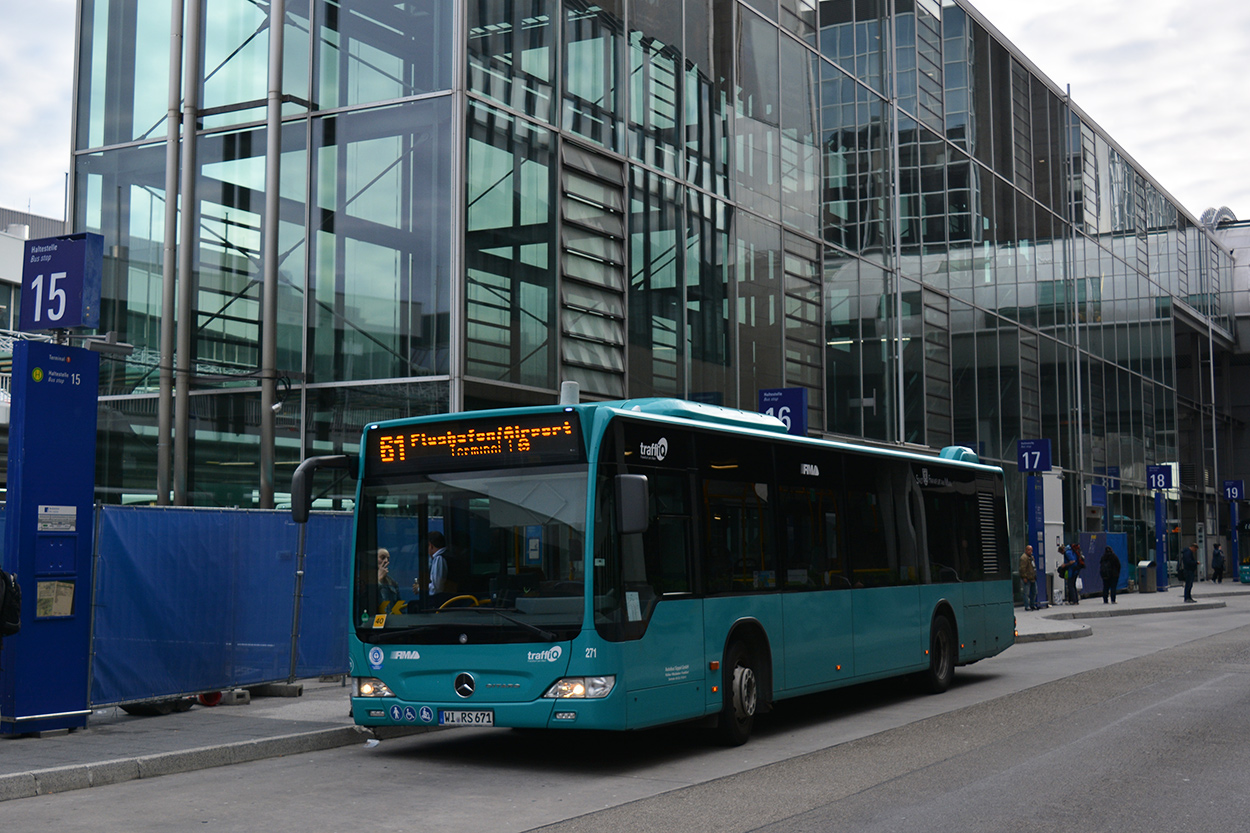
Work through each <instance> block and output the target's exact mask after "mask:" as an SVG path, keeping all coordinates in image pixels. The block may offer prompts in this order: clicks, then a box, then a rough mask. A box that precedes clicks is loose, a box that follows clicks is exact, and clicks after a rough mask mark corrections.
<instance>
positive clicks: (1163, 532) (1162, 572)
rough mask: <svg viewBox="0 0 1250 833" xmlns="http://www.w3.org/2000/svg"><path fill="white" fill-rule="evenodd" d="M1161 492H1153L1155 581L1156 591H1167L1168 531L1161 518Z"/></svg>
mask: <svg viewBox="0 0 1250 833" xmlns="http://www.w3.org/2000/svg"><path fill="white" fill-rule="evenodd" d="M1163 514H1164V513H1163V491H1162V490H1158V491H1156V492H1155V579H1156V589H1157V590H1158V591H1159V592H1160V593H1163V592H1165V591H1166V590H1167V589H1168V531H1167V527H1166V525H1165V523H1164V517H1163Z"/></svg>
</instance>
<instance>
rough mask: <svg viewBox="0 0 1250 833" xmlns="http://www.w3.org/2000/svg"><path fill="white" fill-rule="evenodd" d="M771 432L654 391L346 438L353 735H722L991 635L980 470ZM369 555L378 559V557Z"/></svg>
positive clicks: (994, 639) (939, 684)
mask: <svg viewBox="0 0 1250 833" xmlns="http://www.w3.org/2000/svg"><path fill="white" fill-rule="evenodd" d="M976 459H977V458H976V456H975V454H974V453H973V452H972V451H971V450H969V449H966V448H950V449H946V450H944V451H943V452H942V453H941V455H940V456H939V455H932V456H929V455H924V454H920V453H912V452H908V451H901V450H894V449H888V448H876V447H868V446H861V445H856V444H848V443H840V442H829V441H823V440H815V439H807V438H802V437H794V436H790V435H789V434H787V433H786V427H785V426H784V425H783V424H782V423H781V422H780V421H779V420H777V419H775V418H773V417H768V416H763V415H761V414H754V413H749V412H745V411H738V410H732V409H728V408H722V407H717V406H709V405H703V404H699V403H694V402H687V401H681V400H676V399H638V400H628V401H617V402H598V403H585V404H576V405H553V406H549V407H529V408H515V409H508V410H493V411H477V412H468V413H457V414H447V415H440V416H430V417H420V418H412V419H403V420H394V421H390V422H380V423H375V424H370V425H367V426H366V427H365V429H364V434H363V437H362V442H361V455H360V459H359V460H358V461H353V463H351V464H349V462H348V458H346V457H321V458H310V459H308V460H306V461H304V463H303V464H301V466H300V467H299V470H298V471H297V473H296V476H295V478H294V481H293V483H292V511H293V514H294V516H295V520H297V521H303V520H305V519H306V518H307V513H308V506H309V501H310V497H311V485H310V480H311V477H312V473H313V472H314V471H315V470H316V469H317V468H319V467H324V466H334V467H339V468H347V467H348V466H349V465H350V466H351V468H352V470H353V471H354V473H355V474H356V475H357V476H358V478H359V482H358V483H357V501H356V510H355V513H356V514H355V533H354V534H355V554H354V562H353V581H352V588H351V610H350V611H345V614H346V615H347V621H346V622H345V623H344V624H345V626H347V627H348V628H349V629H350V639H349V644H350V672H351V676H352V677H353V678H354V689H353V693H352V701H351V702H352V713H353V715H354V718H355V721H356V722H357V723H358V724H360V725H363V726H507V727H531V728H533V727H544V728H547V729H552V730H559V729H639V728H643V727H649V726H657V725H661V724H666V723H675V722H678V721H691V720H699V719H703V720H706V721H707V722H708V723H709V724H710V725H714V726H715V727H716V730H717V732H718V733H719V735H720V737H721V738H722V740H723V741H724V742H725V743H728V744H740V743H743V742H745V741H746V740H747V738H748V736H749V734H750V732H751V728H752V723H753V721H754V718H755V716H756V715H757V714H760V713H762V712H765V711H767V710H768V709H769V708H770V707H772V705H773V704H774V703H776V702H777V701H779V700H782V699H784V698H787V697H794V696H797V695H802V694H809V693H812V692H817V691H822V690H826V689H831V688H836V687H839V686H845V685H848V684H853V683H861V682H865V681H868V680H875V679H880V678H884V677H895V676H901V675H912V676H914V677H915V678H917V679H918V680H920V681H921V682H922V684H923V685H924V687H925V688H927V689H928V690H930V691H934V692H940V691H944V690H945V689H946V688H947V687H948V686H949V685H950V683H951V677H952V674H953V672H954V669H955V666H957V665H964V664H967V663H971V662H975V661H977V660H980V659H983V658H986V657H990V656H993V655H995V654H997V653H999V652H1000V651H1003V650H1004V649H1006V648H1007V647H1008V646H1009V645H1011V644H1012V642H1013V640H1014V621H1015V620H1014V611H1013V607H1012V582H1011V572H1010V567H1009V559H1008V541H1007V518H1006V508H1005V501H1004V490H1003V475H1002V471H1001V470H1000V469H998V468H995V467H990V466H985V465H980V464H978V463H977V462H976ZM380 561H381V564H380V563H379V562H380Z"/></svg>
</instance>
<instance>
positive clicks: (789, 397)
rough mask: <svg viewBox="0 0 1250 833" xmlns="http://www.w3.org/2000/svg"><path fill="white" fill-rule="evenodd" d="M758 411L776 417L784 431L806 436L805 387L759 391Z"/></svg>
mask: <svg viewBox="0 0 1250 833" xmlns="http://www.w3.org/2000/svg"><path fill="white" fill-rule="evenodd" d="M759 412H760V413H761V414H766V415H768V416H771V417H777V419H779V420H781V421H782V423H783V424H784V425H785V426H786V431H787V432H789V433H791V434H794V435H795V436H797V437H806V436H807V388H767V389H764V390H761V391H760V392H759Z"/></svg>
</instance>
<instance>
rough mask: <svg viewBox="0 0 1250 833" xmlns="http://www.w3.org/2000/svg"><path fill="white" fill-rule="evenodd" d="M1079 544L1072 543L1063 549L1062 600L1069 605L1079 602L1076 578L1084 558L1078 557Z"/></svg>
mask: <svg viewBox="0 0 1250 833" xmlns="http://www.w3.org/2000/svg"><path fill="white" fill-rule="evenodd" d="M1080 552H1081V545H1080V544H1074V545H1072V546H1070V547H1064V550H1063V566H1062V567H1061V569H1062V570H1063V600H1064V601H1065V602H1066V603H1067V604H1070V605H1075V604H1080V603H1081V594H1080V593H1079V592H1077V589H1076V580H1077V578H1079V577H1080V573H1081V567H1082V566H1084V565H1083V561H1084V559H1083V558H1081V557H1080Z"/></svg>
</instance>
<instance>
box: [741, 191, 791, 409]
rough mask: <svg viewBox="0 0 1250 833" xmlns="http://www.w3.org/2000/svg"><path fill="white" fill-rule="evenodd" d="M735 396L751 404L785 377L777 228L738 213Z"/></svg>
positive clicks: (747, 404) (780, 384)
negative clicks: (736, 387)
mask: <svg viewBox="0 0 1250 833" xmlns="http://www.w3.org/2000/svg"><path fill="white" fill-rule="evenodd" d="M734 230H735V232H736V233H735V243H736V249H737V251H736V258H735V261H736V263H735V268H736V271H737V281H736V290H737V316H736V318H737V323H738V373H739V388H738V389H739V402H738V405H737V407H740V408H747V409H751V410H753V408H752V406H753V404H754V403H757V402H758V401H759V392H760V391H761V390H766V389H772V388H780V387H782V386H783V385H784V383H785V375H784V369H783V363H782V356H783V350H784V345H785V341H784V338H785V333H784V330H783V324H782V308H781V302H782V294H781V290H782V251H781V229H780V228H778V227H777V226H775V225H774V224H772V223H768V222H764V221H762V220H759V219H756V218H755V217H753V216H752V215H750V214H744V213H740V214H738V216H737V222H736V224H735V229H734Z"/></svg>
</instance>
